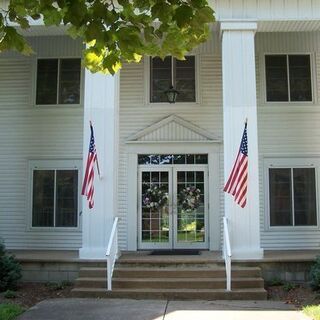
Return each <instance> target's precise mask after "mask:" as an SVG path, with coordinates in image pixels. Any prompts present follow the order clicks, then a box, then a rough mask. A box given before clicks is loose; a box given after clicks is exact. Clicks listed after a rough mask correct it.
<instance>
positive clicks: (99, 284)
mask: <svg viewBox="0 0 320 320" xmlns="http://www.w3.org/2000/svg"><path fill="white" fill-rule="evenodd" d="M106 274H107V270H106V268H101V267H90V266H88V267H82V268H81V269H80V273H79V278H78V279H77V280H76V285H75V288H74V289H73V290H72V295H73V296H74V297H82V298H84V297H93V298H127V299H170V300H172V299H173V300H179V299H182V300H196V299H202V300H266V299H267V292H266V290H265V289H264V280H263V279H262V277H261V269H260V268H259V267H243V266H234V267H233V268H232V291H231V292H228V291H226V290H225V286H226V279H225V269H224V267H223V265H220V264H214V263H206V262H204V263H199V262H195V263H188V264H184V263H183V262H179V263H178V262H177V263H176V264H172V263H170V264H168V265H166V264H165V263H163V261H162V262H161V263H156V262H154V263H152V264H149V263H147V264H146V263H143V262H141V263H137V262H134V263H130V262H129V263H128V262H127V261H126V262H125V263H121V261H120V262H117V264H116V267H115V269H114V273H113V279H112V291H107V290H106V283H107V279H106Z"/></svg>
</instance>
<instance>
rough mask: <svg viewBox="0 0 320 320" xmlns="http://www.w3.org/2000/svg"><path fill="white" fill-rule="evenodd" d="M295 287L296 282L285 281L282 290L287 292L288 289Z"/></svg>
mask: <svg viewBox="0 0 320 320" xmlns="http://www.w3.org/2000/svg"><path fill="white" fill-rule="evenodd" d="M296 287H297V285H296V284H294V283H291V282H287V283H286V284H285V285H284V286H283V290H284V291H287V292H289V291H291V290H293V289H295V288H296Z"/></svg>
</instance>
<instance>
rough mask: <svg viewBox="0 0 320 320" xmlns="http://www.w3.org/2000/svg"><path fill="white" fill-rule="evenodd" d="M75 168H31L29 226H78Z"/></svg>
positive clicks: (76, 171)
mask: <svg viewBox="0 0 320 320" xmlns="http://www.w3.org/2000/svg"><path fill="white" fill-rule="evenodd" d="M78 176H79V172H78V170H77V169H51V168H50V169H38V168H34V169H33V170H32V226H33V227H77V226H78V179H79V177H78Z"/></svg>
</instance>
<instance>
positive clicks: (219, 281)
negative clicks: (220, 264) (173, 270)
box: [112, 278, 264, 289]
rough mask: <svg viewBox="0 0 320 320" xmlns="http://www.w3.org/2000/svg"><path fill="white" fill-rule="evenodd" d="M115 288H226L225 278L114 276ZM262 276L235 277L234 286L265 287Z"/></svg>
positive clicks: (113, 283) (113, 284)
mask: <svg viewBox="0 0 320 320" xmlns="http://www.w3.org/2000/svg"><path fill="white" fill-rule="evenodd" d="M112 286H113V288H122V289H125V288H127V289H139V288H141V289H142V288H146V289H157V288H158V289H225V287H226V279H225V278H214V279H211V278H201V279H190V278H169V279H160V278H143V279H137V278H114V279H113V281H112ZM263 286H264V283H263V279H262V278H234V279H232V288H235V289H236V288H237V289H239V288H263Z"/></svg>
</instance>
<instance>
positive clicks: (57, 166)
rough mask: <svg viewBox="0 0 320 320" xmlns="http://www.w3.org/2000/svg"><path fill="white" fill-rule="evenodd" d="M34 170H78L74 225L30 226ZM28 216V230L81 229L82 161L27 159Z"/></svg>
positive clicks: (75, 230)
mask: <svg viewBox="0 0 320 320" xmlns="http://www.w3.org/2000/svg"><path fill="white" fill-rule="evenodd" d="M34 170H78V212H77V226H76V227H34V226H32V199H33V171H34ZM28 173H29V174H28V176H29V180H28V181H29V183H28V189H29V190H28V216H27V220H28V221H27V230H28V231H51V232H55V231H58V232H59V231H68V232H69V231H71V232H78V231H80V230H81V213H82V201H81V194H80V193H81V192H80V190H81V181H82V161H81V160H80V159H72V160H71V159H70V160H65V159H63V160H62V159H57V160H29V165H28Z"/></svg>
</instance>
